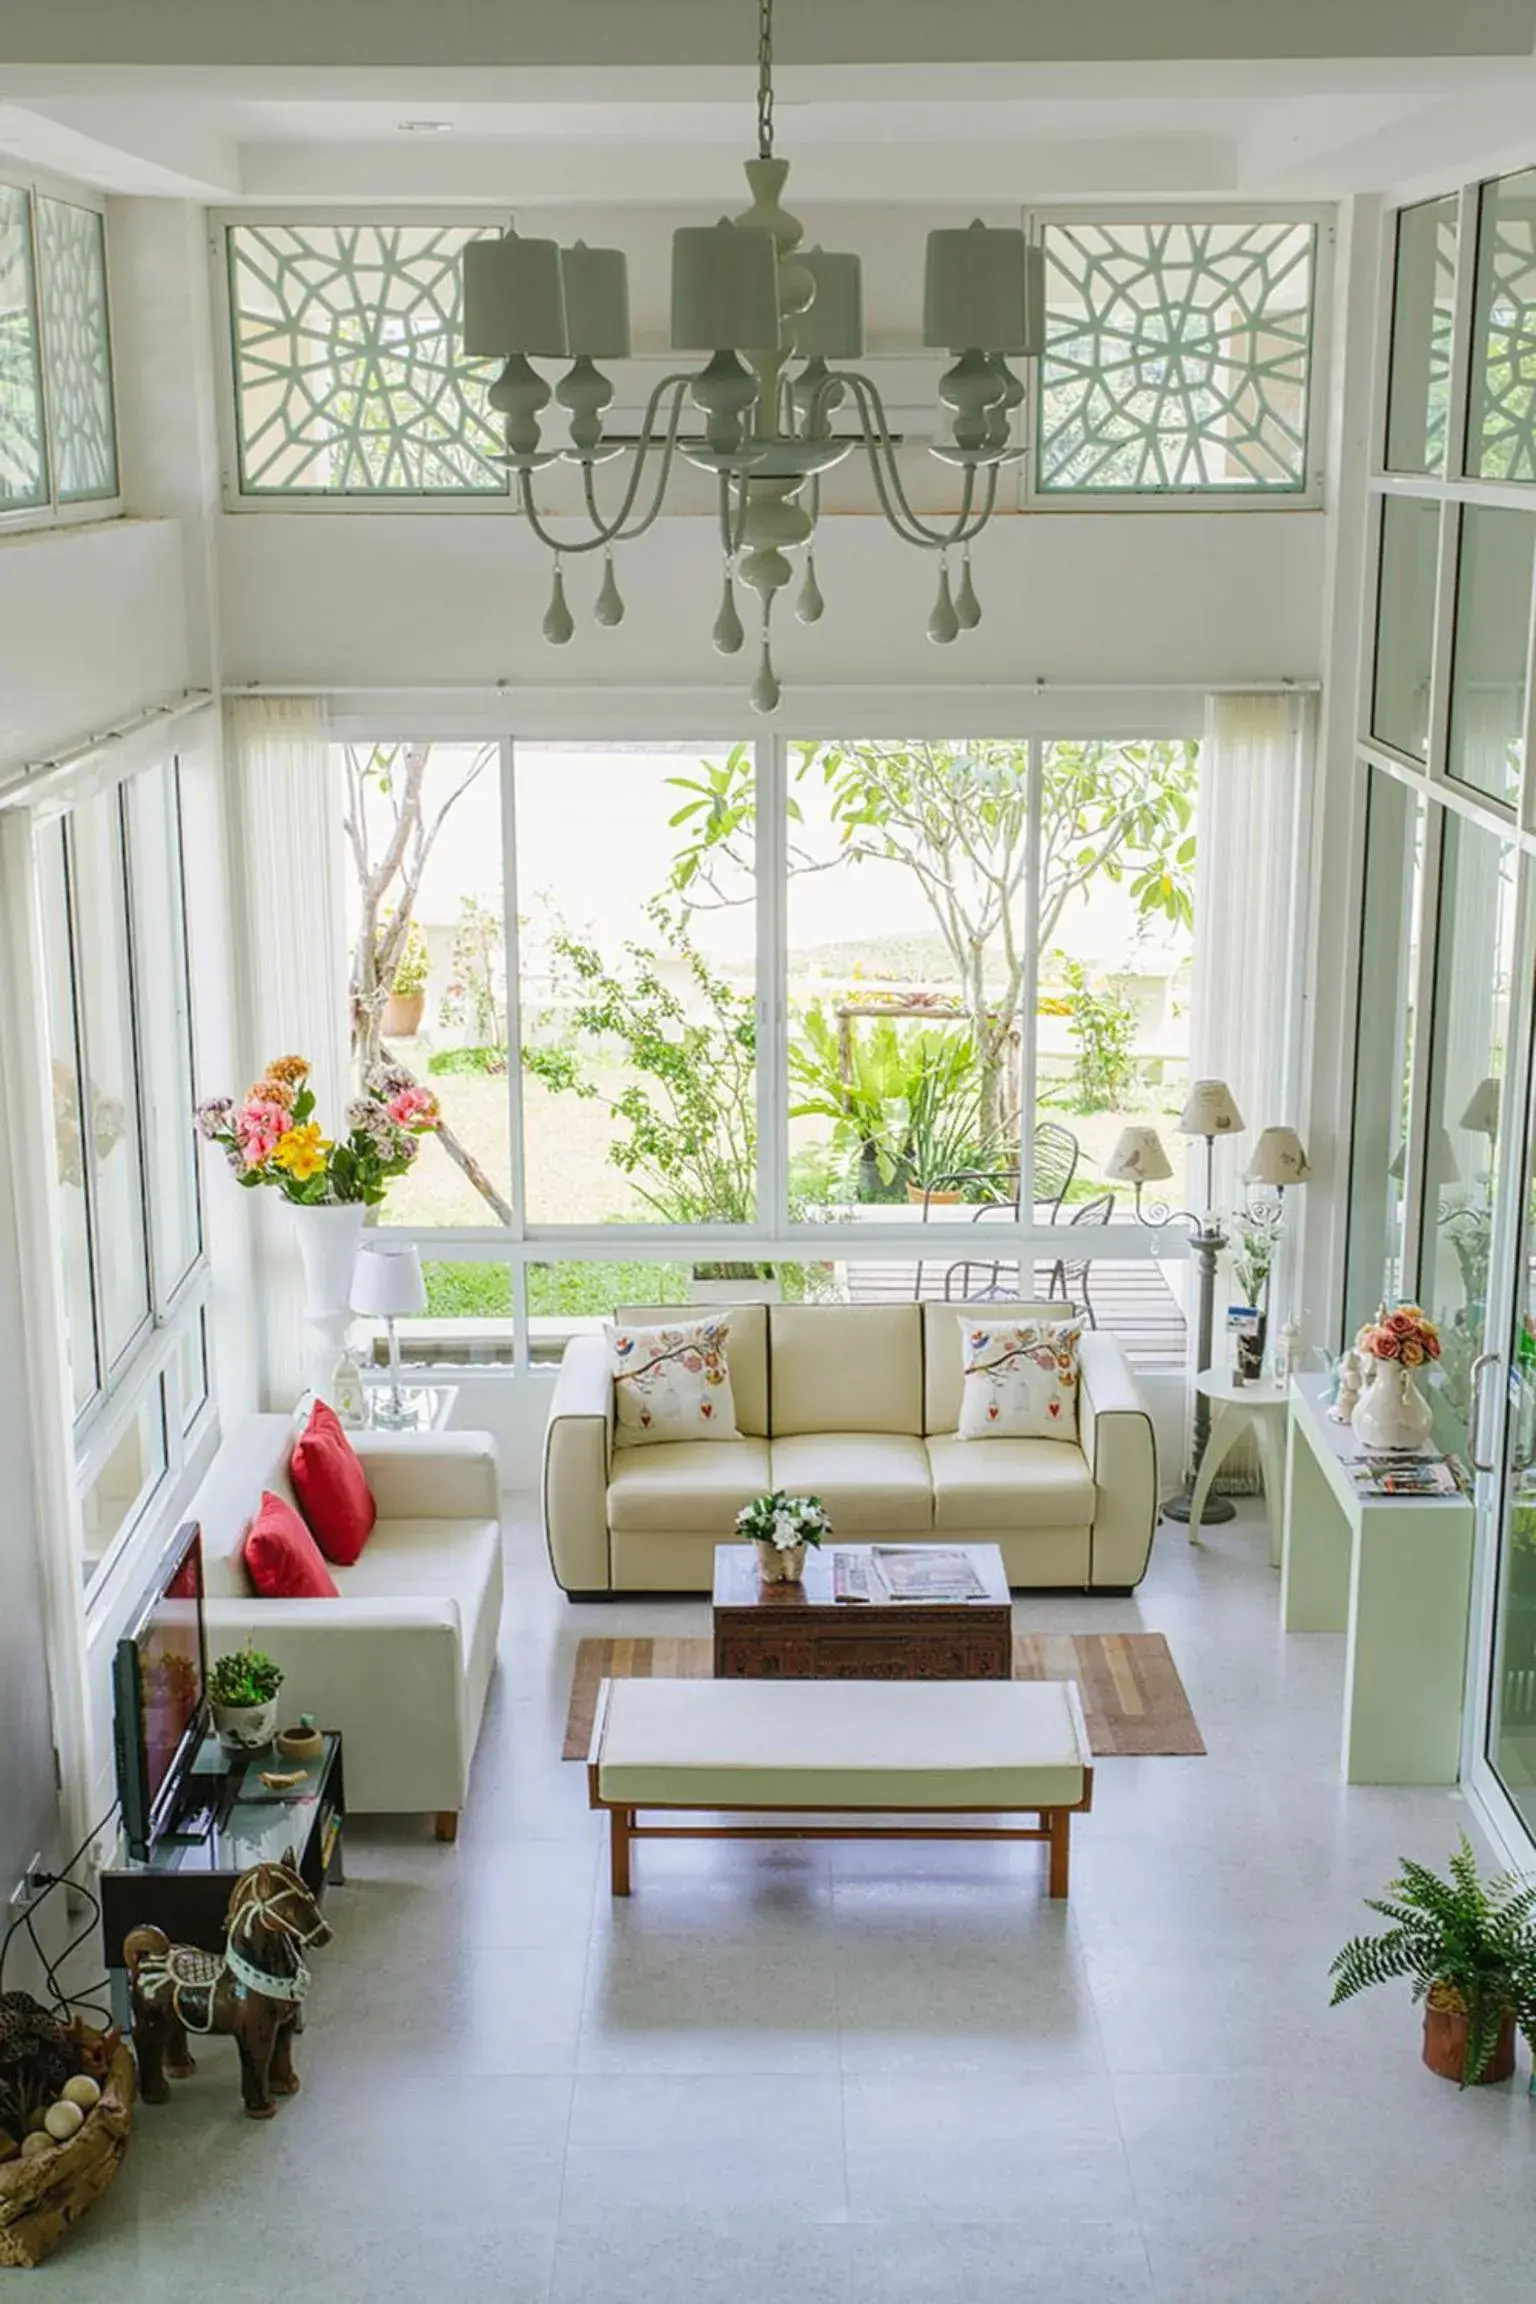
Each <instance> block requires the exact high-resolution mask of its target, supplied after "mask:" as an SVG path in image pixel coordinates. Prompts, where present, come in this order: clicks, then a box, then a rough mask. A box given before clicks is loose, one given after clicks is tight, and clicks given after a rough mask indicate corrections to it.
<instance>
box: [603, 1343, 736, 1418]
mask: <svg viewBox="0 0 1536 2304" xmlns="http://www.w3.org/2000/svg"><path fill="white" fill-rule="evenodd" d="M605 1333H606V1335H607V1338H608V1366H609V1368H610V1370H611V1372H612V1375H613V1396H614V1406H615V1409H616V1411H617V1427H616V1429H615V1432H614V1441H615V1444H616V1445H617V1446H618V1447H620V1448H636V1447H642V1446H644V1445H645V1444H646V1443H647V1442H649V1441H654V1440H739V1439H740V1438H741V1434H740V1433H739V1432H738V1431H737V1429H736V1403H735V1401H734V1400H733V1399H732V1397H731V1370H730V1363H729V1362H728V1361H727V1359H726V1356H725V1343H726V1338H727V1336H728V1335H729V1334H730V1322H729V1321H728V1320H693V1321H689V1322H686V1323H679V1325H678V1326H677V1327H675V1328H618V1327H615V1325H614V1324H613V1322H612V1321H611V1320H610V1321H609V1323H608V1326H607V1329H606V1331H605Z"/></svg>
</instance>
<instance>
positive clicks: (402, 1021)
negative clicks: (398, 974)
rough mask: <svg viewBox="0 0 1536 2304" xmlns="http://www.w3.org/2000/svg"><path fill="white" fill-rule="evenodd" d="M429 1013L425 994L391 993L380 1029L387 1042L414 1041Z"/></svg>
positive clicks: (385, 1005)
mask: <svg viewBox="0 0 1536 2304" xmlns="http://www.w3.org/2000/svg"><path fill="white" fill-rule="evenodd" d="M426 1012H427V996H426V994H425V992H391V994H390V996H389V998H388V999H387V1000H386V1001H385V1003H384V1020H383V1022H382V1024H381V1025H380V1027H379V1029H380V1031H381V1032H382V1033H383V1035H384V1037H385V1039H386V1040H414V1039H415V1037H416V1035H417V1033H418V1032H419V1031H420V1030H421V1020H422V1018H423V1016H425V1014H426Z"/></svg>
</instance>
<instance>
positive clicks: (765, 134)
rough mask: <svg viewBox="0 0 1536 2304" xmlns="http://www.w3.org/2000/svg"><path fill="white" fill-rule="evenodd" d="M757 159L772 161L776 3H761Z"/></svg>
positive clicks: (759, 9)
mask: <svg viewBox="0 0 1536 2304" xmlns="http://www.w3.org/2000/svg"><path fill="white" fill-rule="evenodd" d="M757 156H758V158H759V159H760V160H771V159H772V158H773V0H758V11H757Z"/></svg>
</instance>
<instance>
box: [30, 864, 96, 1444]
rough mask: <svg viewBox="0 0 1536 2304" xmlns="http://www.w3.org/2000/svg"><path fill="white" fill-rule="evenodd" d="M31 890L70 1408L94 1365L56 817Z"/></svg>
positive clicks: (80, 1402) (81, 1132) (86, 1390)
mask: <svg viewBox="0 0 1536 2304" xmlns="http://www.w3.org/2000/svg"><path fill="white" fill-rule="evenodd" d="M38 894H39V899H40V902H41V907H42V919H43V965H44V968H45V969H46V971H47V979H48V982H47V994H48V1050H49V1060H50V1066H51V1072H52V1081H53V1130H54V1142H55V1145H56V1147H57V1152H58V1178H59V1222H60V1227H61V1231H62V1236H63V1238H62V1246H63V1259H64V1262H63V1278H64V1310H65V1318H66V1320H67V1323H68V1330H69V1333H68V1338H67V1342H68V1349H69V1365H70V1381H71V1385H72V1388H73V1391H74V1401H75V1409H76V1412H77V1413H78V1412H79V1410H80V1409H82V1408H83V1407H85V1405H86V1403H87V1402H88V1401H90V1400H91V1399H93V1398H94V1397H95V1393H96V1388H97V1385H98V1383H99V1382H100V1371H99V1367H98V1362H97V1353H96V1324H95V1317H94V1314H93V1311H92V1307H91V1234H90V1215H89V1211H88V1208H87V1205H86V1168H87V1163H88V1160H89V1150H88V1145H87V1135H88V1130H87V1128H86V1127H85V1125H84V1123H83V1119H82V1099H81V1093H80V1057H79V1047H78V1041H77V1034H76V1029H75V986H74V961H73V957H72V953H71V942H70V920H69V882H68V873H67V869H66V865H65V858H64V828H63V826H62V825H61V824H54V825H50V826H49V827H48V829H47V830H46V831H45V832H44V834H43V835H42V838H41V840H40V842H39V846H38Z"/></svg>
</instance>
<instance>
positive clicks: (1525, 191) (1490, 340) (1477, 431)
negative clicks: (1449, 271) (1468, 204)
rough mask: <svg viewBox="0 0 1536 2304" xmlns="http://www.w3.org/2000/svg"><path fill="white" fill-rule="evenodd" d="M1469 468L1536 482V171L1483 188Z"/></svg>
mask: <svg viewBox="0 0 1536 2304" xmlns="http://www.w3.org/2000/svg"><path fill="white" fill-rule="evenodd" d="M1467 468H1468V470H1469V471H1472V472H1476V473H1477V474H1478V475H1479V476H1480V477H1481V478H1483V479H1485V480H1536V168H1527V169H1524V170H1523V171H1522V172H1521V173H1520V174H1519V175H1518V176H1503V177H1500V178H1499V179H1498V181H1497V182H1495V183H1492V184H1487V185H1485V186H1484V187H1483V197H1482V208H1481V213H1480V217H1479V222H1478V234H1477V294H1476V310H1475V312H1474V314H1473V322H1472V387H1471V406H1470V408H1469V410H1468V423H1467Z"/></svg>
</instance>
